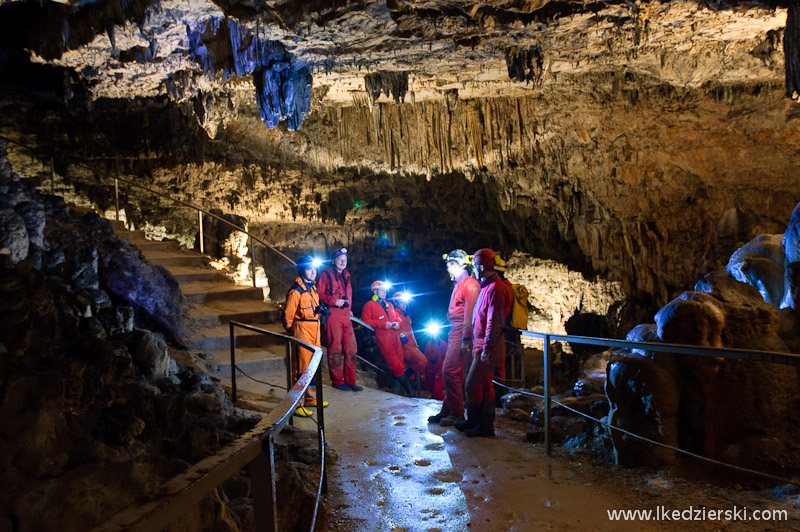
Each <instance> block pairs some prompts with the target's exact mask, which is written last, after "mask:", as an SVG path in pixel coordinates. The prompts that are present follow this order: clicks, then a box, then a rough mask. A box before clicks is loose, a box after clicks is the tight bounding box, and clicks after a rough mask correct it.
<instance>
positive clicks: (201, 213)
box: [197, 211, 205, 253]
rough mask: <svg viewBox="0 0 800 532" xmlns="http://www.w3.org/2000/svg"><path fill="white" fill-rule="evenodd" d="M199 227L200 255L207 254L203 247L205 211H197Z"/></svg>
mask: <svg viewBox="0 0 800 532" xmlns="http://www.w3.org/2000/svg"><path fill="white" fill-rule="evenodd" d="M197 225H198V226H199V227H200V253H205V246H204V245H203V211H197Z"/></svg>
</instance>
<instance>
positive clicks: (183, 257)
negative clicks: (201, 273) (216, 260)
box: [146, 251, 208, 270]
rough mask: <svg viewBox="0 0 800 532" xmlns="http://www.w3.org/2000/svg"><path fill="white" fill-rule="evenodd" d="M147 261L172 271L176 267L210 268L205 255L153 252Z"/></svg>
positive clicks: (149, 254) (148, 255)
mask: <svg viewBox="0 0 800 532" xmlns="http://www.w3.org/2000/svg"><path fill="white" fill-rule="evenodd" d="M146 257H147V260H148V261H150V262H152V263H153V264H157V265H159V266H163V267H165V268H166V269H168V270H169V269H170V268H172V267H175V266H190V267H195V268H202V267H203V266H208V257H206V256H204V255H192V254H189V253H163V252H160V251H159V252H151V253H148V254H147V255H146Z"/></svg>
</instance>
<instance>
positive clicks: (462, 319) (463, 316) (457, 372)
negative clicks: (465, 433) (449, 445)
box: [441, 270, 480, 418]
mask: <svg viewBox="0 0 800 532" xmlns="http://www.w3.org/2000/svg"><path fill="white" fill-rule="evenodd" d="M479 291H480V285H479V284H478V281H477V280H476V279H473V278H472V277H470V276H469V273H467V271H466V270H464V272H463V273H461V274H460V275H459V276H458V278H456V280H455V286H454V287H453V293H452V295H451V296H450V306H449V307H448V309H447V319H448V320H449V321H450V332H449V333H448V335H447V354H446V355H445V357H444V365H443V366H442V380H443V381H444V390H445V391H444V401H443V402H442V411H441V414H445V415H451V416H454V417H456V418H460V417H463V416H464V393H463V391H462V388H463V386H464V364H465V363H466V357H467V353H462V352H461V342H462V341H471V340H472V309H473V307H474V305H475V300H476V299H477V298H478V292H479Z"/></svg>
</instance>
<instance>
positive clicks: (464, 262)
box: [442, 249, 469, 268]
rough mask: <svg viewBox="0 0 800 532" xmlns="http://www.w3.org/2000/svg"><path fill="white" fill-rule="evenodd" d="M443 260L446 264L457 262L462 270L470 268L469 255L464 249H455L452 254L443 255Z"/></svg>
mask: <svg viewBox="0 0 800 532" xmlns="http://www.w3.org/2000/svg"><path fill="white" fill-rule="evenodd" d="M442 259H443V260H444V261H445V262H455V263H456V264H458V265H459V266H461V267H462V268H466V267H467V266H469V255H467V252H466V251H464V250H463V249H454V250H453V251H451V252H450V253H445V254H444V255H442Z"/></svg>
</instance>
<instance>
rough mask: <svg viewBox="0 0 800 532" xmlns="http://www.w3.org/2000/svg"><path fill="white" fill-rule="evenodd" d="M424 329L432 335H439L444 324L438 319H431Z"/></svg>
mask: <svg viewBox="0 0 800 532" xmlns="http://www.w3.org/2000/svg"><path fill="white" fill-rule="evenodd" d="M422 330H423V331H424V332H426V333H428V334H430V335H431V336H439V331H441V330H442V326H441V324H440V323H439V322H437V321H430V322H428V325H427V326H426V327H425V328H424V329H422Z"/></svg>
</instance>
